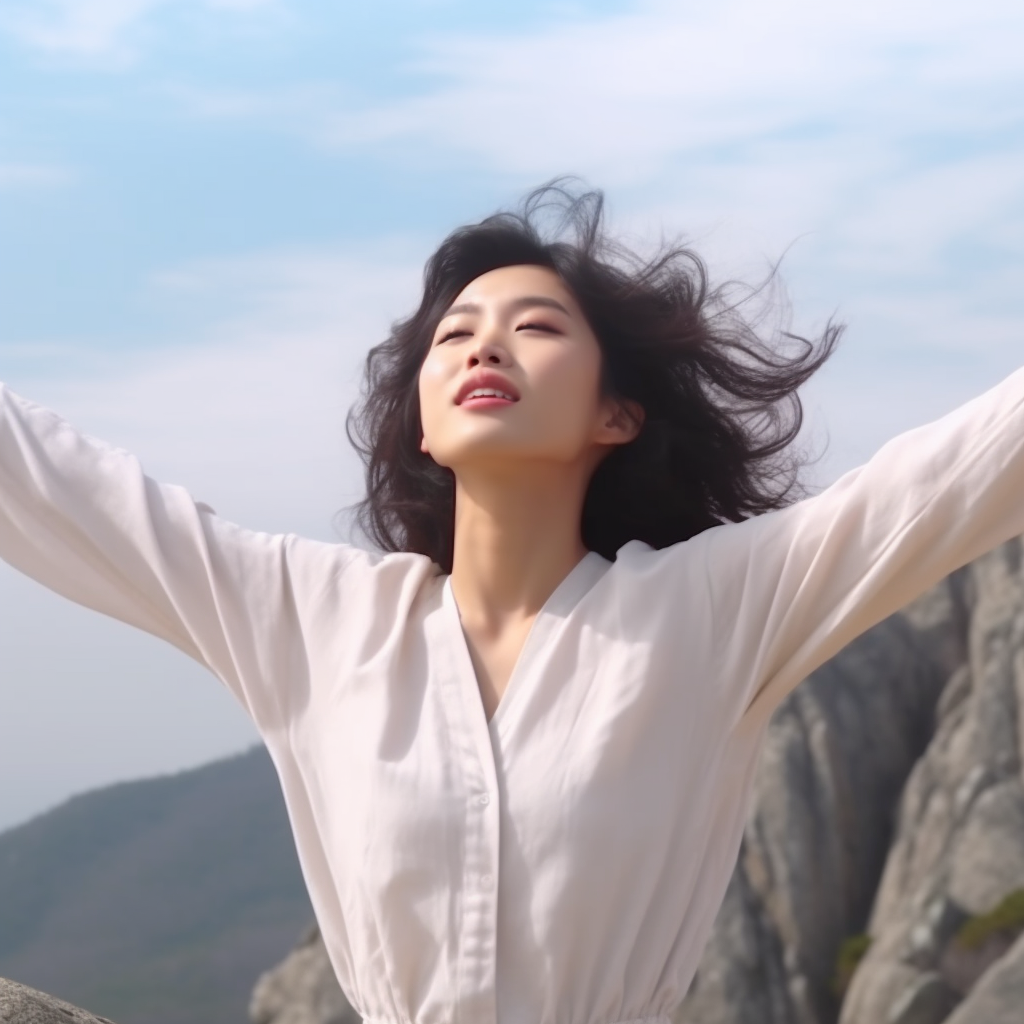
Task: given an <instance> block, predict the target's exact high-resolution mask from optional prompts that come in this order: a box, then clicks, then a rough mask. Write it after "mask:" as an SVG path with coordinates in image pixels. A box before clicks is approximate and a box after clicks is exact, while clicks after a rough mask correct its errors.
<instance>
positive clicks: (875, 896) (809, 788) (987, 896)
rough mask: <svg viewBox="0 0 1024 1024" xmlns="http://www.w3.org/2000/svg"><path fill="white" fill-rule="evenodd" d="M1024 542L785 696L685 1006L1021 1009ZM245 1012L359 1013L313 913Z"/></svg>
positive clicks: (694, 1022) (271, 1015)
mask: <svg viewBox="0 0 1024 1024" xmlns="http://www.w3.org/2000/svg"><path fill="white" fill-rule="evenodd" d="M1022 563H1024V545H1022V543H1021V541H1019V540H1015V541H1012V542H1011V543H1009V544H1006V545H1004V546H1003V547H1002V548H1000V549H998V550H997V551H994V552H992V553H991V554H989V555H987V556H985V557H984V558H982V559H980V560H979V561H978V562H976V563H974V564H972V565H970V566H968V567H966V568H964V569H963V570H961V571H960V572H958V573H955V574H954V575H953V576H951V577H950V578H949V579H947V580H945V581H944V582H943V583H942V584H940V585H939V586H938V587H936V588H935V589H934V590H932V591H931V592H929V593H928V594H926V595H925V596H924V597H922V598H921V599H919V600H918V601H917V602H915V603H914V604H913V605H911V606H910V607H908V608H907V609H905V610H904V611H903V612H901V613H900V614H898V615H895V616H893V617H892V618H890V619H889V620H887V621H886V622H883V623H882V624H880V625H879V626H877V627H876V628H875V629H873V630H871V631H870V632H868V633H866V634H865V635H864V636H863V637H861V638H860V639H859V640H857V641H856V642H855V643H853V644H851V645H850V646H849V647H847V648H846V649H845V650H844V651H842V652H841V653H840V654H839V655H838V656H837V657H836V658H834V659H833V660H832V661H831V662H829V663H828V664H827V665H825V666H823V667H822V668H821V669H820V670H819V671H817V672H816V673H815V674H814V675H813V676H812V677H811V678H810V679H808V680H807V682H805V683H804V684H803V685H802V686H801V687H800V688H799V689H798V690H797V691H796V692H795V693H793V694H792V695H791V696H790V697H789V699H788V700H787V701H786V702H785V703H784V704H783V705H782V707H781V708H780V709H779V711H778V712H777V714H776V715H775V717H774V719H773V721H772V723H771V726H770V729H769V734H768V737H767V742H766V747H765V751H764V756H763V758H762V762H761V770H760V774H759V777H758V782H757V787H756V792H755V799H754V803H753V807H752V811H751V814H750V818H749V820H748V825H747V830H746V834H745V837H744V842H743V848H742V851H741V854H740V859H739V863H738V864H737V867H736V872H735V874H734V876H733V879H732V882H731V884H730V887H729V890H728V893H727V895H726V899H725V903H724V905H723V907H722V910H721V912H720V914H719V917H718V920H717V922H716V925H715V930H714V933H713V935H712V937H711V941H710V942H709V944H708V948H707V950H706V952H705V955H704V958H703V960H702V962H701V965H700V968H699V970H698V973H697V978H696V981H695V983H694V985H693V987H692V989H691V992H690V993H689V995H688V996H687V999H686V1001H685V1002H684V1004H683V1006H682V1007H681V1008H680V1011H679V1014H678V1018H677V1021H678V1024H837V1022H838V1024H940V1022H943V1021H946V1022H948V1024H1020V1022H1021V1021H1022V1020H1024V1009H1022V1007H1024V783H1022V756H1021V747H1022V737H1024V566H1022ZM250 1015H251V1017H252V1019H253V1021H254V1022H256V1024H353V1022H355V1021H358V1017H357V1016H356V1015H355V1013H354V1011H353V1010H352V1008H351V1007H350V1006H349V1005H348V1003H347V1002H346V1001H345V999H344V997H343V996H342V994H341V992H340V991H339V990H338V988H337V985H336V983H335V982H334V979H333V975H332V973H331V971H330V966H329V964H328V963H327V958H326V954H325V953H324V949H323V945H322V943H321V942H320V940H319V936H318V935H317V934H316V931H315V929H314V930H313V931H312V932H311V933H310V935H309V936H307V938H306V940H305V942H304V943H303V944H302V946H301V947H300V948H299V949H297V950H296V951H295V952H294V953H292V954H291V956H289V957H288V959H286V960H285V961H284V963H282V964H280V965H279V966H278V967H276V968H274V969H273V970H271V971H269V972H267V974H265V975H264V976H263V977H262V978H261V979H260V981H259V984H258V985H257V987H256V990H255V991H254V993H253V1000H252V1005H251V1008H250Z"/></svg>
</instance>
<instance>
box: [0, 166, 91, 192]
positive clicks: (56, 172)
mask: <svg viewBox="0 0 1024 1024" xmlns="http://www.w3.org/2000/svg"><path fill="white" fill-rule="evenodd" d="M74 180H75V173H74V172H73V171H72V170H71V169H70V168H67V167H58V166H55V165H53V164H27V163H0V189H10V188H53V187H55V186H60V185H67V184H70V183H71V182H72V181H74Z"/></svg>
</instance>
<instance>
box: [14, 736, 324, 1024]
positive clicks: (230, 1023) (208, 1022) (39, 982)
mask: <svg viewBox="0 0 1024 1024" xmlns="http://www.w3.org/2000/svg"><path fill="white" fill-rule="evenodd" d="M311 916H312V910H311V908H310V905H309V900H308V897H307V895H306V891H305V886H304V884H303V882H302V878H301V876H300V874H299V869H298V863H297V860H296V856H295V848H294V844H293V842H292V838H291V832H290V829H289V825H288V820H287V816H286V813H285V810H284V803H283V800H282V798H281V794H280V790H279V787H278V783H277V778H276V775H275V773H274V769H273V766H272V764H271V762H270V758H269V757H268V755H267V754H266V752H265V751H264V750H263V749H262V748H257V749H254V750H252V751H250V752H248V753H245V754H242V755H239V756H237V757H232V758H229V759H227V760H223V761H218V762H216V763H214V764H210V765H206V766H204V767H202V768H199V769H195V770H193V771H187V772H182V773H180V774H176V775H172V776H167V777H163V778H156V779H150V780H144V781H140V782H130V783H123V784H120V785H116V786H110V787H108V788H105V789H101V790H96V791H93V792H90V793H86V794H84V795H82V796H78V797H75V798H73V799H71V800H69V801H68V802H67V803H65V804H63V805H62V806H60V807H58V808H56V809H55V810H52V811H50V812H49V813H47V814H44V815H42V816H40V817H38V818H35V819H34V820H32V821H30V822H27V823H26V824H24V825H21V826H19V827H18V828H14V829H11V830H10V831H8V832H5V833H3V834H0V976H6V977H9V978H12V979H14V980H16V981H18V982H22V983H24V984H26V985H30V986H32V987H33V988H36V989H42V990H44V991H46V992H50V993H53V994H54V995H56V996H58V997H59V998H61V999H65V1000H68V1001H69V1002H72V1003H77V1004H78V1005H80V1006H84V1007H87V1008H88V1009H89V1010H91V1011H92V1012H93V1013H96V1014H99V1015H102V1016H104V1017H109V1018H111V1019H112V1020H115V1021H117V1024H245V1021H246V1020H247V1007H248V1004H249V996H250V992H251V990H252V987H253V983H254V981H255V980H256V978H257V977H258V975H259V974H260V972H261V971H262V970H263V969H265V967H266V966H267V964H269V963H272V962H273V961H274V960H276V959H278V958H279V957H281V956H282V955H283V954H284V953H285V952H286V951H287V950H288V949H289V948H290V947H291V946H292V945H294V943H295V941H296V940H297V939H298V937H299V936H300V935H301V934H302V933H303V932H304V931H305V930H306V928H307V925H308V921H309V919H310V918H311Z"/></svg>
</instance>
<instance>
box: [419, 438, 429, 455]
mask: <svg viewBox="0 0 1024 1024" xmlns="http://www.w3.org/2000/svg"><path fill="white" fill-rule="evenodd" d="M420 451H421V452H423V454H424V455H429V454H430V449H429V448H428V447H427V439H426V438H425V437H424V436H423V435H422V434H420Z"/></svg>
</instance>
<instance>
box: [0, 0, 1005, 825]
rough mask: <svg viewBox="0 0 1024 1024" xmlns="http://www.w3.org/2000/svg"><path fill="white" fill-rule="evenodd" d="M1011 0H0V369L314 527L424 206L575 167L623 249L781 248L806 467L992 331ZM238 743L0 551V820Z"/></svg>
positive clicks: (203, 681)
mask: <svg viewBox="0 0 1024 1024" xmlns="http://www.w3.org/2000/svg"><path fill="white" fill-rule="evenodd" d="M1021 52H1024V5H1021V4H1020V3H1019V0H975V2H973V3H971V4H963V3H962V2H959V0H958V2H952V0H929V2H928V3H925V2H918V0H885V2H883V0H861V2H859V3H857V4H844V5H835V4H827V3H822V2H821V0H814V2H811V0H775V2H774V3H772V4H764V3H763V2H757V0H718V2H717V3H716V4H714V5H709V4H696V3H693V2H690V0H672V2H653V0H652V2H627V0H581V2H575V3H573V2H558V3H555V2H547V0H517V3H516V4H514V5H513V4H507V5H488V4H479V3H471V2H469V0H395V2H388V3H378V4H338V3H336V2H334V0H304V2H302V3H298V2H296V0H7V2H5V3H4V5H3V6H2V8H0V95H2V97H3V103H2V104H0V379H3V380H4V381H5V382H6V383H7V384H8V385H9V386H10V387H12V388H13V389H14V390H15V391H17V392H19V393H21V394H23V395H25V396H27V397H30V398H32V399H33V400H35V401H37V402H40V403H42V404H44V405H47V406H49V407H51V408H53V409H55V410H56V411H58V412H60V413H61V414H62V415H63V416H64V417H66V418H67V419H69V420H70V421H71V422H72V423H73V424H75V425H76V426H78V427H79V428H81V429H82V430H85V431H86V432H88V433H90V434H93V435H95V436H98V437H102V438H103V439H104V440H107V441H109V442H112V443H114V444H117V445H119V446H121V447H124V448H128V449H129V450H131V451H133V452H134V453H135V454H137V455H138V456H139V457H140V458H141V459H142V461H143V464H144V466H145V467H146V469H147V471H148V472H149V473H150V475H152V476H154V477H156V478H158V479H161V480H165V481H168V482H174V483H181V484H185V485H186V486H187V487H188V488H189V489H190V491H191V492H192V493H193V495H194V496H195V497H196V498H197V499H198V500H202V501H205V502H207V503H208V504H210V505H212V506H213V507H214V508H215V509H216V510H217V511H218V512H219V513H220V514H221V515H223V516H225V517H227V518H229V519H233V520H235V521H237V522H241V523H244V524H245V525H247V526H250V527H253V528H258V529H265V530H274V531H277V530H281V531H295V532H299V533H303V534H306V535H309V536H314V537H318V538H320V539H323V540H335V541H349V540H351V539H352V538H351V536H350V535H349V534H348V533H347V532H346V531H345V529H344V527H343V526H341V527H339V525H338V520H337V518H336V513H337V512H338V510H339V509H341V508H343V507H344V506H345V505H346V504H348V503H350V502H352V501H354V500H356V499H357V498H358V497H359V496H360V494H361V490H362V473H361V466H360V464H359V462H358V460H357V458H356V457H355V455H354V453H353V452H352V451H351V450H350V448H349V446H348V443H347V441H346V440H345V435H344V417H345V413H346V411H347V410H348V408H349V407H350V405H351V404H352V402H353V401H355V400H356V397H357V395H358V388H359V380H360V372H361V367H362V361H363V358H364V356H365V353H366V351H367V349H368V348H369V347H370V346H371V345H372V344H374V343H375V342H377V341H379V340H381V339H382V338H383V337H384V336H385V334H386V331H387V327H388V324H389V323H390V322H392V321H393V320H395V319H397V318H398V317H400V316H403V315H405V314H406V313H408V312H409V311H410V310H411V309H412V308H414V306H415V304H416V302H417V299H418V293H417V288H418V284H419V279H420V274H421V270H422V265H423V262H424V260H425V259H426V258H427V256H428V255H429V254H430V252H431V251H432V250H433V248H434V247H435V246H436V245H437V244H438V242H439V241H440V240H441V239H442V238H443V237H444V235H445V234H447V232H448V231H450V230H451V229H452V228H454V227H456V226H457V225H460V224H464V223H468V222H472V221H474V220H478V219H479V218H481V217H482V216H485V215H487V214H488V213H490V212H492V211H493V210H495V209H498V208H506V207H509V206H512V205H514V204H515V203H516V202H517V200H518V199H519V198H520V197H521V196H522V195H523V194H524V192H526V191H527V190H529V189H530V188H532V187H533V186H535V185H538V184H541V183H542V182H544V181H547V180H549V179H551V178H553V177H555V176H556V175H560V174H575V175H578V176H580V177H581V178H582V179H583V180H584V181H586V182H587V183H588V184H589V185H591V186H593V187H598V188H601V189H603V190H604V191H605V194H606V198H607V203H608V211H609V224H610V226H611V227H612V229H613V230H614V231H616V232H617V233H619V234H620V235H621V236H622V237H624V238H625V239H626V240H627V241H629V242H630V243H631V244H634V245H636V246H637V247H638V248H640V249H644V248H645V247H648V248H649V247H652V246H654V245H657V244H658V243H659V242H660V241H661V240H662V239H665V238H677V237H678V238H683V239H685V240H686V241H687V242H688V243H689V244H691V245H693V247H695V248H696V249H697V250H698V251H699V252H701V253H702V254H703V255H704V256H705V258H706V260H707V261H708V263H709V265H710V267H711V270H712V273H713V275H715V278H716V279H718V280H725V279H727V278H734V277H739V278H741V279H744V280H750V281H756V280H758V279H759V278H760V277H762V276H763V275H764V273H765V272H766V270H767V268H768V267H769V266H770V264H771V263H772V262H773V261H775V260H778V259H779V258H780V257H781V258H782V269H781V273H782V278H783V280H784V281H785V285H786V299H787V301H788V307H789V309H790V310H791V316H792V323H793V327H794V329H796V330H799V331H802V332H805V333H814V332H815V331H816V330H820V328H821V327H822V325H823V324H824V323H825V322H826V321H827V319H828V318H829V317H830V316H836V317H837V318H839V319H840V320H842V321H843V322H845V323H846V324H847V325H848V329H847V333H846V336H845V338H844V341H843V343H842V345H841V347H840V350H839V352H838V353H837V354H836V355H835V356H834V357H833V359H832V360H831V362H830V363H829V364H828V365H827V366H826V368H825V369H824V370H822V371H821V373H820V374H819V376H818V377H817V378H816V379H815V380H814V381H813V382H812V383H811V384H810V385H809V386H808V389H807V392H806V407H807V412H808V417H807V424H806V431H805V437H804V439H803V440H804V442H805V443H806V444H808V445H809V446H810V448H812V449H813V450H815V451H819V452H821V453H823V454H822V456H821V458H820V460H819V461H818V462H817V463H816V464H815V466H814V467H813V470H812V477H811V479H812V482H813V483H815V485H817V486H824V485H827V484H828V483H829V482H830V481H831V480H833V479H835V478H836V477H837V476H838V475H839V474H840V473H842V472H843V471H845V470H846V469H849V468H852V467H853V466H855V465H857V464H859V463H861V462H863V461H864V460H866V459H868V458H870V456H871V455H872V454H873V452H874V451H876V450H877V449H878V447H880V445H881V444H883V443H884V442H885V441H886V440H888V439H889V438H890V437H892V436H894V435H895V434H897V433H899V432H900V431H902V430H905V429H909V428H910V427H913V426H915V425H918V424H920V423H924V422H927V421H929V420H931V419H934V418H936V417H937V416H940V415H942V414H943V413H944V412H947V411H949V410H950V409H952V408H954V407H955V406H956V405H957V404H959V403H960V402H962V401H965V400H967V399H969V398H971V397H973V396H974V395H976V394H979V393H980V392H981V391H983V390H985V389H986V388H987V387H990V386H992V385H993V384H995V383H996V382H997V381H998V380H1000V379H1001V378H1002V377H1004V376H1005V375H1006V374H1008V373H1009V372H1011V371H1012V370H1013V369H1015V368H1016V367H1018V366H1020V365H1022V364H1024V62H1022V61H1021V59H1020V54H1021ZM255 741H256V735H255V733H254V731H253V730H252V727H251V726H250V725H249V723H248V721H247V720H246V719H245V717H244V716H243V714H242V712H241V711H240V709H239V708H238V707H236V705H235V704H234V703H233V700H232V698H230V697H229V696H228V694H227V693H226V692H225V691H224V690H223V689H222V687H221V686H220V684H219V683H218V682H217V681H216V680H215V679H214V678H213V677H212V676H210V675H209V674H208V673H206V672H205V671H204V670H203V669H202V668H200V667H199V666H197V665H195V664H193V663H192V662H190V661H189V660H188V659H187V658H186V657H185V656H184V655H182V654H180V653H179V652H177V651H176V650H173V649H171V648H170V647H169V646H167V645H165V644H163V643H162V642H160V641H157V640H154V639H152V638H150V637H148V636H145V635H142V634H138V633H135V632H133V631H132V630H130V629H129V628H127V627H125V626H122V625H120V624H118V623H114V622H110V621H108V620H104V619H102V618H101V617H99V616H97V615H95V614H94V613H92V612H88V611H85V610H82V609H80V608H77V607H75V606H72V605H71V604H69V603H67V602H65V601H63V600H62V599H59V598H57V597H54V596H53V595H51V594H49V593H47V592H45V591H44V590H43V589H42V588H40V587H39V586H38V585H36V584H34V583H32V582H30V581H27V580H25V579H24V578H22V577H20V576H18V575H17V574H15V573H14V572H13V570H10V569H8V568H7V567H6V566H0V829H4V828H6V827H10V826H12V825H14V824H16V823H19V822H21V821H24V820H26V819H28V818H30V817H32V816H33V815H35V814H38V813H40V812H41V811H43V810H46V809H48V808H50V807H52V806H54V805H55V804H57V803H59V802H61V801H62V800H64V799H66V798H67V797H68V796H69V795H71V794H73V793H77V792H80V791H83V790H86V789H90V788H93V787H95V786H98V785H103V784H107V783H110V782H113V781H117V780H121V779H127V778H137V777H141V776H147V775H152V774H157V773H163V772H167V771H175V770H180V769H182V768H185V767H190V766H193V765H197V764H200V763H203V762H205V761H208V760H211V759H213V758H215V757H219V756H222V755H225V754H228V753H231V752H233V751H235V750H238V749H241V748H243V747H246V746H249V745H250V744H252V743H253V742H255Z"/></svg>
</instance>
